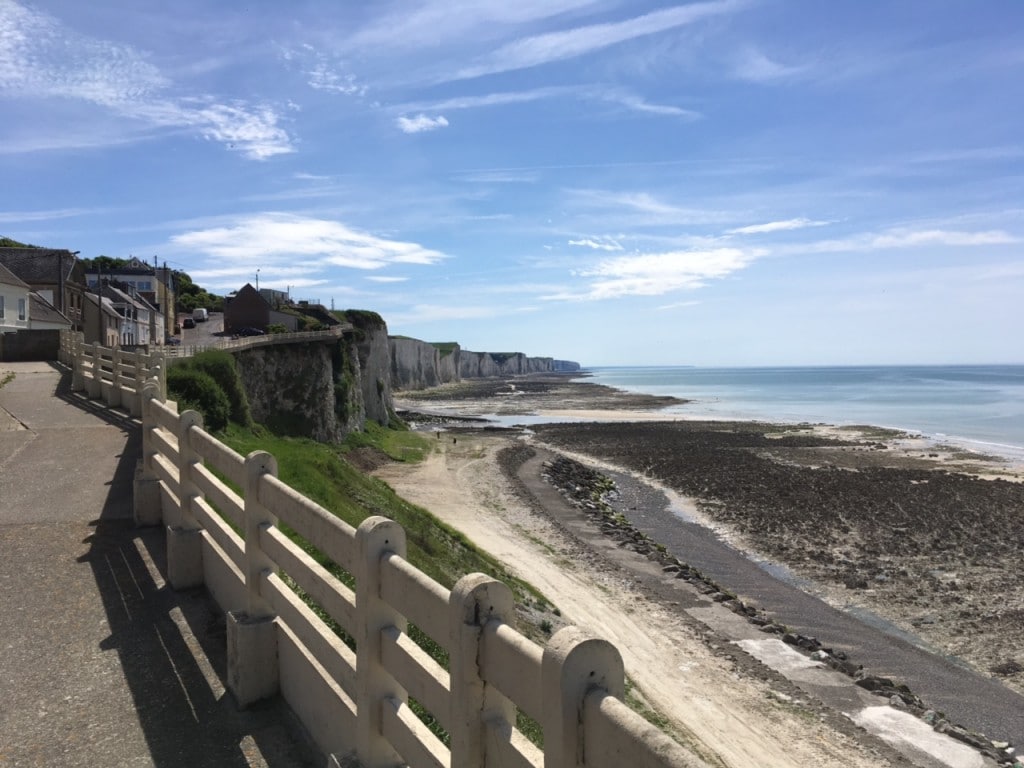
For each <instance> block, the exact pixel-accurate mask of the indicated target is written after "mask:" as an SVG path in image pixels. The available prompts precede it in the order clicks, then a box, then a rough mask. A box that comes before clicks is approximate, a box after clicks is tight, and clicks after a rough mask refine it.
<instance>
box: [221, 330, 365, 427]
mask: <svg viewBox="0 0 1024 768" xmlns="http://www.w3.org/2000/svg"><path fill="white" fill-rule="evenodd" d="M339 351H340V345H337V348H336V345H331V344H323V343H307V344H276V345H271V346H266V347H256V348H254V349H247V350H243V351H240V352H237V353H236V354H235V360H236V361H237V362H238V372H239V375H240V376H241V378H242V384H243V386H244V387H245V392H246V394H247V395H248V397H249V406H250V408H251V409H252V417H253V419H255V420H256V421H258V422H260V423H261V424H265V425H266V426H267V427H268V428H270V429H271V430H273V431H274V432H277V433H279V434H285V435H295V436H301V437H309V438H312V439H313V440H318V441H320V442H324V443H332V442H337V441H339V440H342V439H343V438H344V436H345V434H346V432H347V431H348V430H349V429H350V428H351V427H352V426H353V424H352V421H351V419H350V418H348V414H347V413H345V412H344V408H340V409H339V408H338V407H337V403H336V398H335V366H336V365H337V364H338V363H337V361H336V360H335V357H336V355H337V354H338V353H339ZM356 361H357V362H358V358H356ZM346 405H350V403H347V402H346ZM339 411H340V412H341V416H342V418H339ZM357 421H358V418H357ZM361 426H362V425H361V424H360V428H361Z"/></svg>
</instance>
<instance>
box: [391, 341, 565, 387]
mask: <svg viewBox="0 0 1024 768" xmlns="http://www.w3.org/2000/svg"><path fill="white" fill-rule="evenodd" d="M579 369H580V366H579V363H571V362H568V361H564V360H554V359H553V358H550V357H527V356H526V355H524V354H523V353H522V352H471V351H469V350H466V349H462V348H460V347H459V345H458V344H454V343H447V344H443V345H434V344H430V343H428V342H426V341H420V340H419V339H410V338H406V337H404V336H392V337H391V384H392V386H393V387H394V388H395V389H426V388H427V387H436V386H438V385H439V384H446V383H448V382H452V381H461V380H462V379H488V378H496V377H501V376H522V375H524V374H528V373H550V372H554V371H574V370H576V371H578V370H579Z"/></svg>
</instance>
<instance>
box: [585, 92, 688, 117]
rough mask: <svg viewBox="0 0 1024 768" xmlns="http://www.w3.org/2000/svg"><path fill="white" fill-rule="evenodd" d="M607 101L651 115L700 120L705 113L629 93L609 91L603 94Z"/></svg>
mask: <svg viewBox="0 0 1024 768" xmlns="http://www.w3.org/2000/svg"><path fill="white" fill-rule="evenodd" d="M601 98H602V99H604V100H605V101H610V102H613V103H615V104H621V105H622V106H624V107H626V108H627V109H631V110H633V111H634V112H643V113H646V114H651V115H663V116H665V117H681V118H683V119H684V120H700V119H701V118H702V117H704V115H702V114H701V113H700V112H695V111H694V110H692V109H683V108H682V107H676V106H672V105H671V104H651V103H650V102H649V101H645V100H644V99H642V98H640V97H639V96H635V95H633V94H627V93H617V92H614V91H610V92H607V93H605V94H603V95H602V96H601Z"/></svg>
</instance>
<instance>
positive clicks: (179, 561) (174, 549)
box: [167, 411, 203, 589]
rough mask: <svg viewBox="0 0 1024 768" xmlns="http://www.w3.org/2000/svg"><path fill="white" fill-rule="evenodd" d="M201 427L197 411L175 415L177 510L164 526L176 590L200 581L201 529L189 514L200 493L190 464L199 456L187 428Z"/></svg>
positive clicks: (201, 557) (170, 577) (200, 419)
mask: <svg viewBox="0 0 1024 768" xmlns="http://www.w3.org/2000/svg"><path fill="white" fill-rule="evenodd" d="M202 426H203V417H202V415H201V414H199V413H197V412H196V411H185V412H184V413H183V414H181V416H179V417H178V509H177V510H175V513H174V515H173V518H172V520H171V521H170V522H169V524H168V526H167V574H168V580H169V581H170V582H171V586H172V587H174V588H175V589H188V588H190V587H198V586H200V585H201V584H202V583H203V540H202V531H201V530H200V527H199V523H198V521H197V520H196V519H195V516H194V515H193V514H192V499H193V498H195V497H197V496H201V495H202V494H200V492H199V489H198V488H196V486H195V484H194V483H193V482H192V467H193V465H195V464H198V463H199V462H200V461H202V459H201V458H200V457H199V455H198V454H197V453H196V452H195V451H194V450H193V449H192V444H191V441H190V439H189V430H190V429H191V428H192V427H202Z"/></svg>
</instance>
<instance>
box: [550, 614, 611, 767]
mask: <svg viewBox="0 0 1024 768" xmlns="http://www.w3.org/2000/svg"><path fill="white" fill-rule="evenodd" d="M541 680H542V682H541V685H542V686H543V688H544V706H543V723H542V724H541V725H542V727H543V729H544V766H545V768H576V767H577V766H581V765H583V764H584V759H585V754H584V747H585V745H584V740H583V699H584V697H585V696H586V695H587V693H588V692H590V691H591V690H592V689H594V688H603V689H604V690H606V691H608V693H610V694H611V695H612V696H615V697H617V698H619V699H621V698H623V697H625V695H626V672H625V668H624V666H623V664H622V656H620V655H619V651H618V649H617V648H616V647H615V646H614V645H612V644H611V643H609V642H608V641H607V640H601V639H598V638H590V637H587V636H586V635H585V634H583V632H582V631H581V630H580V629H578V628H577V627H565V628H564V629H561V630H559V631H558V632H556V633H555V635H554V636H553V637H552V638H551V640H550V641H549V642H548V644H547V646H546V647H545V648H544V657H543V661H542V665H541Z"/></svg>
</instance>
